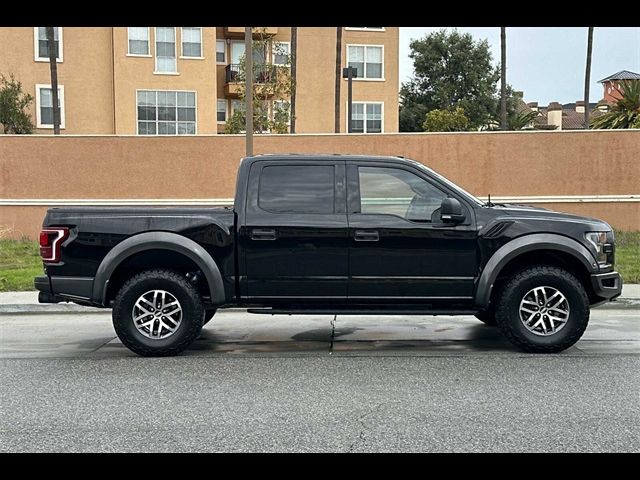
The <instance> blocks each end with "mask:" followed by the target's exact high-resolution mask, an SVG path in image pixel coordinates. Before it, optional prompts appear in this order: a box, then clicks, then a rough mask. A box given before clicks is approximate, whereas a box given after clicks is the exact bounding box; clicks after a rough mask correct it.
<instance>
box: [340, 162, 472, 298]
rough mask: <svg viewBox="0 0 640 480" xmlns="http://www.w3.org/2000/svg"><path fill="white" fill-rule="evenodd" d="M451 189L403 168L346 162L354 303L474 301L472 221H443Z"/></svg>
mask: <svg viewBox="0 0 640 480" xmlns="http://www.w3.org/2000/svg"><path fill="white" fill-rule="evenodd" d="M449 194H450V193H449V192H447V191H445V190H444V189H443V188H442V187H441V186H438V185H436V184H435V183H431V182H429V181H427V180H426V179H425V178H424V177H423V176H422V175H419V172H416V171H412V170H410V169H406V168H401V167H400V166H398V165H395V166H394V165H391V166H389V165H386V166H385V165H381V164H380V163H377V164H375V165H366V164H364V165H362V164H361V165H349V166H348V195H349V207H348V209H349V263H350V271H349V273H350V279H349V301H350V302H352V303H358V302H362V301H366V302H370V301H374V302H385V301H389V300H391V301H394V302H397V301H398V300H402V301H403V302H408V303H411V302H416V303H420V302H425V301H432V300H451V299H454V300H455V299H459V300H461V301H466V300H469V299H470V297H471V296H472V295H473V288H474V277H475V275H476V274H477V264H478V262H477V251H476V245H477V242H476V230H475V225H474V224H475V222H473V221H471V222H469V224H468V225H457V226H454V225H444V224H442V223H441V221H440V220H439V210H438V207H439V204H440V202H441V201H442V198H446V197H447V196H448V195H449ZM468 215H469V216H471V212H468ZM365 233H366V235H364V238H363V234H365ZM376 234H377V235H376ZM367 240H368V241H367Z"/></svg>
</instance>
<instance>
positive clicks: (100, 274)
mask: <svg viewBox="0 0 640 480" xmlns="http://www.w3.org/2000/svg"><path fill="white" fill-rule="evenodd" d="M147 250H169V251H171V252H174V253H177V254H181V255H184V256H185V257H187V258H188V259H189V260H191V261H192V262H193V263H194V264H195V265H197V266H198V268H199V269H200V270H201V271H202V273H203V274H204V276H205V278H206V280H207V285H208V287H209V295H210V297H211V302H212V303H214V304H223V303H224V302H225V291H224V285H223V282H222V274H221V273H220V269H219V268H218V265H217V264H216V262H215V260H214V259H213V258H212V257H211V255H210V254H209V253H208V252H207V251H206V250H205V249H204V248H202V247H201V246H200V245H198V244H197V243H196V242H194V241H193V240H191V239H189V238H187V237H184V236H182V235H178V234H177V233H171V232H145V233H140V234H138V235H134V236H132V237H129V238H127V239H126V240H123V241H122V242H120V243H119V244H117V245H116V246H115V247H114V248H113V249H111V250H110V251H109V253H108V254H107V255H106V256H105V257H104V259H103V260H102V262H101V263H100V265H99V267H98V270H97V272H96V276H95V278H94V281H93V291H92V298H93V301H94V302H96V303H99V304H100V305H106V301H107V288H108V285H109V281H110V279H111V278H112V275H113V273H114V272H115V271H116V269H117V268H118V267H119V266H120V265H121V264H122V263H123V262H125V261H126V260H127V259H129V258H131V257H132V256H134V255H136V254H138V253H142V252H145V251H147Z"/></svg>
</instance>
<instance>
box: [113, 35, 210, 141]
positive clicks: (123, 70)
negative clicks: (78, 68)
mask: <svg viewBox="0 0 640 480" xmlns="http://www.w3.org/2000/svg"><path fill="white" fill-rule="evenodd" d="M113 30H114V39H115V41H114V45H115V56H114V72H115V87H116V99H117V108H116V133H117V134H120V135H134V134H136V133H137V126H136V90H189V91H195V92H197V93H196V103H197V107H198V108H197V133H199V134H210V133H216V132H217V130H218V128H217V123H216V83H217V82H216V55H215V54H216V29H215V27H203V28H202V51H203V56H204V59H191V58H180V55H181V46H182V34H181V29H180V27H176V54H177V56H178V58H177V67H178V68H177V71H178V74H177V75H162V74H155V73H154V70H155V29H154V28H153V27H150V51H151V57H131V56H127V28H126V27H116V28H114V29H113Z"/></svg>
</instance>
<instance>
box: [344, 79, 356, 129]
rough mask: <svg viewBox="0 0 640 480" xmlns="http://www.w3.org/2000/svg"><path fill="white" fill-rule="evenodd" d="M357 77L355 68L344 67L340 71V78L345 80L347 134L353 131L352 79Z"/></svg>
mask: <svg viewBox="0 0 640 480" xmlns="http://www.w3.org/2000/svg"><path fill="white" fill-rule="evenodd" d="M357 76H358V70H357V69H356V68H355V67H345V68H343V69H342V78H346V79H347V83H348V88H347V133H351V132H352V131H353V79H354V78H356V77H357Z"/></svg>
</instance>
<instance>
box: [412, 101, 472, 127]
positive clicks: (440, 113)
mask: <svg viewBox="0 0 640 480" xmlns="http://www.w3.org/2000/svg"><path fill="white" fill-rule="evenodd" d="M422 129H423V130H424V131H426V132H464V131H466V130H469V119H468V118H467V116H466V115H465V114H464V108H461V107H456V108H455V109H451V110H439V109H435V110H431V111H430V112H429V113H427V115H426V118H425V121H424V123H423V124H422Z"/></svg>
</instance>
